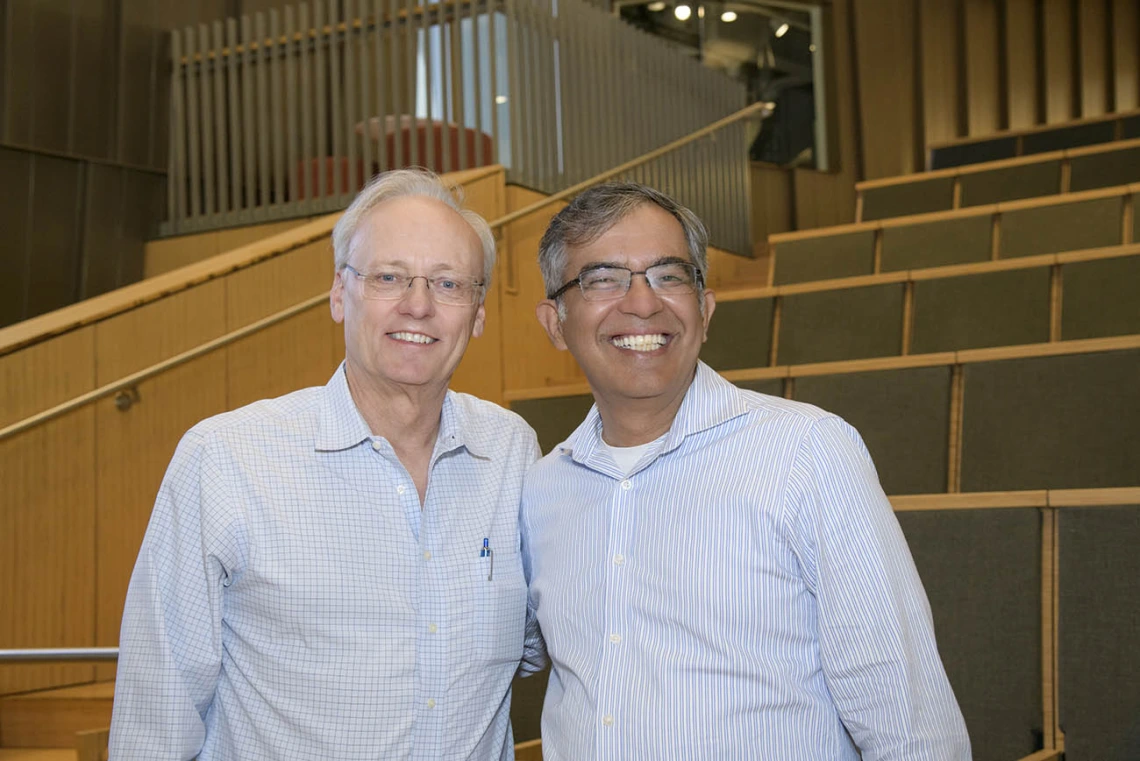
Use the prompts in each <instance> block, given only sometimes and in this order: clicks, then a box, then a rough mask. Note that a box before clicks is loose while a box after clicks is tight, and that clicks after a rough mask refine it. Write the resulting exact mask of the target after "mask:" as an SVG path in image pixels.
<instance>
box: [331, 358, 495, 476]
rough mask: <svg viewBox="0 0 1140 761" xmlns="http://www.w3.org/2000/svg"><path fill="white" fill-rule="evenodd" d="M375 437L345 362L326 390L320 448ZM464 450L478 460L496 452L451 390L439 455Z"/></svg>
mask: <svg viewBox="0 0 1140 761" xmlns="http://www.w3.org/2000/svg"><path fill="white" fill-rule="evenodd" d="M372 438H373V435H372V431H371V429H370V428H369V427H368V423H366V422H365V420H364V417H363V416H362V415H361V414H360V410H359V409H357V407H356V402H354V401H353V399H352V392H350V391H349V390H348V376H347V375H346V373H345V363H344V362H341V364H340V367H338V368H337V370H336V372H335V373H333V376H332V378H330V379H329V382H328V383H326V384H325V387H324V394H323V396H322V398H321V409H320V420H319V423H318V427H317V438H316V449H317V450H319V451H329V452H335V451H339V450H342V449H351V448H352V447H354V446H356V445H357V444H359V443H360V442H362V441H366V440H371V439H372ZM460 447H466V448H467V451H468V452H470V453H471V454H473V455H475V456H476V457H488V456H489V454H488V453H489V452H491V451H493V442H492V441H490V440H489V437H488V436H487V435H486V433H485V431H484V430H483V429H482V428H481V427H480V426H479V425H478V423H477V422H476V421H474V420H473V419H472V416H471V411H470V410H469V409H468V405H467V404H466V402H465V400H464V399H463V398H462V397H461V396H460V395H458V394H456V393H455V392H454V391H450V390H449V391H448V392H447V396H445V397H444V399H443V410H442V412H441V413H440V420H439V435H438V437H437V438H436V452H435V454H437V455H438V454H442V453H444V452H450V451H452V450H455V449H459V448H460Z"/></svg>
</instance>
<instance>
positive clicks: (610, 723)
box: [602, 713, 614, 727]
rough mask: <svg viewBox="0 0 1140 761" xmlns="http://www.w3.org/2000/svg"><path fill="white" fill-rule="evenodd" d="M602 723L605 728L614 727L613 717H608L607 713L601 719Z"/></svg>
mask: <svg viewBox="0 0 1140 761" xmlns="http://www.w3.org/2000/svg"><path fill="white" fill-rule="evenodd" d="M602 723H603V724H605V725H606V726H607V727H612V726H613V725H614V717H613V716H610V715H609V714H608V713H607V714H606V715H605V716H603V717H602Z"/></svg>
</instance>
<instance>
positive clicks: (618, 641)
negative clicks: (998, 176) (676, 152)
mask: <svg viewBox="0 0 1140 761" xmlns="http://www.w3.org/2000/svg"><path fill="white" fill-rule="evenodd" d="M539 262H540V266H541V268H542V273H543V279H544V280H545V283H546V291H547V294H548V298H547V299H546V300H544V301H543V302H542V303H541V304H540V305H539V306H538V318H539V321H540V322H541V323H542V324H543V326H544V327H545V328H546V332H547V334H548V335H549V336H550V340H551V341H552V342H553V343H554V345H555V346H556V347H558V348H559V349H564V350H565V349H568V350H569V351H570V353H571V354H573V355H574V358H575V359H576V360H577V361H578V364H579V366H581V368H582V370H583V371H584V372H585V374H586V378H587V380H588V381H589V384H590V389H591V391H592V392H593V395H594V401H595V404H594V407H593V409H592V410H591V411H590V412H589V414H588V415H587V416H586V419H585V421H584V422H583V423H582V424H581V425H580V426H579V427H578V429H577V430H575V431H574V433H573V434H572V435H571V436H570V438H568V439H567V440H566V441H565V442H563V443H562V444H560V445H558V446H557V447H555V448H554V450H553V451H552V452H551V453H550V454H548V455H547V456H546V457H545V458H543V459H542V460H541V461H540V462H539V463H538V464H536V465H535V466H534V467H533V468H532V469H531V471H530V473H529V474H528V475H527V478H526V485H525V487H524V489H523V504H522V515H521V522H522V541H523V563H524V567H525V568H526V572H527V577H528V582H529V584H530V601H529V611H528V643H527V650H528V652H532V651H533V652H538V653H541V649H542V645H543V641H545V647H546V650H547V653H548V654H549V659H550V661H551V663H552V666H553V668H552V672H551V675H550V681H549V685H548V687H547V694H546V702H545V704H544V708H543V713H542V747H543V754H544V757H545V758H546V759H547V761H593V760H597V761H672V760H674V759H675V760H676V761H701V760H702V759H708V760H709V761H712V760H713V759H717V760H720V759H744V758H748V759H773V761H775V760H778V761H819V760H820V759H828V760H829V761H839V760H840V759H850V760H851V761H854V760H855V759H858V758H860V757H861V758H863V759H864V760H865V761H871V760H872V759H877V760H885V759H897V760H898V761H902V760H903V759H906V760H907V761H919V760H923V761H966V760H967V759H969V758H970V743H969V739H968V738H967V736H966V729H965V725H964V722H963V720H962V715H961V712H960V711H959V710H958V704H957V702H956V701H955V699H954V694H953V692H952V691H951V689H950V685H949V683H948V681H947V679H946V674H945V672H944V671H943V668H942V663H941V661H940V659H939V656H938V649H937V647H936V645H935V641H934V631H933V623H932V621H931V616H930V609H929V606H928V604H927V601H926V596H925V593H924V591H923V589H922V584H921V582H920V581H919V578H918V574H917V572H916V571H915V567H914V563H913V561H912V560H911V557H910V553H909V551H908V549H907V546H906V542H905V540H904V539H903V536H902V532H901V530H900V529H899V525H898V522H897V521H896V520H895V517H894V514H893V512H892V511H891V506H890V503H889V502H888V501H887V499H886V497H885V496H884V495H883V491H882V489H881V488H880V487H879V482H878V478H877V476H876V474H875V469H874V466H873V465H872V464H871V459H870V457H869V455H868V454H867V450H866V448H865V447H864V446H863V442H862V440H861V439H860V437H859V434H858V433H856V432H855V430H854V429H852V428H851V427H850V426H849V425H847V424H846V423H844V422H843V421H842V420H840V419H839V418H837V417H836V416H834V415H830V414H828V413H826V412H824V411H823V410H820V409H818V408H816V407H812V406H810V405H807V404H801V403H797V402H792V401H788V400H785V399H780V398H775V397H771V396H764V395H762V394H757V393H754V392H750V391H745V390H742V389H739V388H736V387H735V386H733V385H732V384H730V383H728V382H727V381H725V380H724V379H723V378H721V377H720V376H719V375H717V373H716V372H714V371H713V370H712V369H711V368H709V367H708V366H707V365H705V364H703V363H701V362H699V361H698V354H699V352H700V348H701V344H702V343H703V342H704V340H705V337H706V332H707V330H708V325H709V320H710V319H711V318H712V316H713V310H714V308H715V306H716V299H715V298H714V296H713V293H712V292H711V291H709V290H708V289H707V288H706V287H705V273H706V270H707V267H708V263H707V257H706V234H705V229H704V226H703V225H702V224H701V222H700V220H698V219H697V218H696V217H695V216H694V215H693V214H692V212H690V211H689V210H688V209H685V208H684V207H682V206H680V205H679V204H677V203H676V202H675V201H673V200H672V199H670V198H668V197H666V196H664V195H662V194H661V193H658V192H657V191H654V190H652V189H650V188H646V187H644V186H641V185H634V184H621V183H618V184H611V185H603V186H600V187H596V188H593V189H591V190H588V191H586V192H585V193H583V194H581V195H580V196H578V197H577V198H576V199H575V200H574V201H573V202H572V203H571V204H570V205H569V206H568V207H566V208H565V209H564V210H562V211H561V212H559V214H558V215H557V216H555V218H554V220H553V221H552V222H551V223H550V227H549V228H548V230H547V231H546V234H545V235H544V236H543V239H542V242H541V243H540V245H539ZM529 660H530V659H528V664H527V669H528V670H529V669H530V668H531V665H530V663H529Z"/></svg>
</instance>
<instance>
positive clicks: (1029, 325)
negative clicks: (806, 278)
mask: <svg viewBox="0 0 1140 761" xmlns="http://www.w3.org/2000/svg"><path fill="white" fill-rule="evenodd" d="M1138 283H1140V244H1130V245H1127V246H1119V247H1115V248H1106V249H1093V250H1089V251H1073V252H1068V253H1064V254H1046V255H1043V256H1035V257H1025V258H1019V259H1008V260H998V261H987V262H983V263H978V264H969V265H952V266H947V267H933V268H927V269H914V270H902V271H897V272H890V273H882V274H878V275H868V276H857V277H851V278H841V279H836V280H829V281H817V282H812V283H800V284H792V285H783V286H775V287H768V288H756V289H747V290H745V289H741V290H737V291H727V292H722V293H720V294H718V297H719V298H718V301H717V308H716V313H715V316H714V317H713V320H712V324H711V327H710V330H709V340H708V342H707V343H706V344H705V347H704V350H703V351H702V358H703V359H704V360H705V361H706V362H708V363H709V364H710V365H712V366H713V367H715V368H716V369H718V370H735V369H740V368H748V367H752V368H755V367H764V366H766V365H795V364H802V363H807V362H830V361H839V360H850V359H859V358H866V357H889V356H900V355H903V356H905V355H909V354H927V353H931V352H939V351H952V350H958V349H979V348H986V347H991V346H1010V345H1018V344H1031V343H1041V342H1046V341H1051V340H1052V341H1056V340H1062V339H1065V340H1071V339H1082V338H1099V337H1103V336H1113V335H1128V334H1133V333H1140V299H1137V298H1135V293H1136V288H1137V284H1138Z"/></svg>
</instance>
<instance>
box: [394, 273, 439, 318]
mask: <svg viewBox="0 0 1140 761" xmlns="http://www.w3.org/2000/svg"><path fill="white" fill-rule="evenodd" d="M420 280H422V281H423V284H420V283H419V281H420ZM434 311H435V299H433V298H432V297H431V289H430V288H429V287H428V279H427V278H426V277H424V276H422V275H419V276H417V277H413V278H412V279H411V281H409V282H408V290H406V291H404V295H403V296H402V297H401V298H400V312H401V313H403V314H406V315H408V316H409V317H412V318H415V319H423V318H424V317H429V316H430V315H431V314H432V313H433V312H434Z"/></svg>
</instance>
